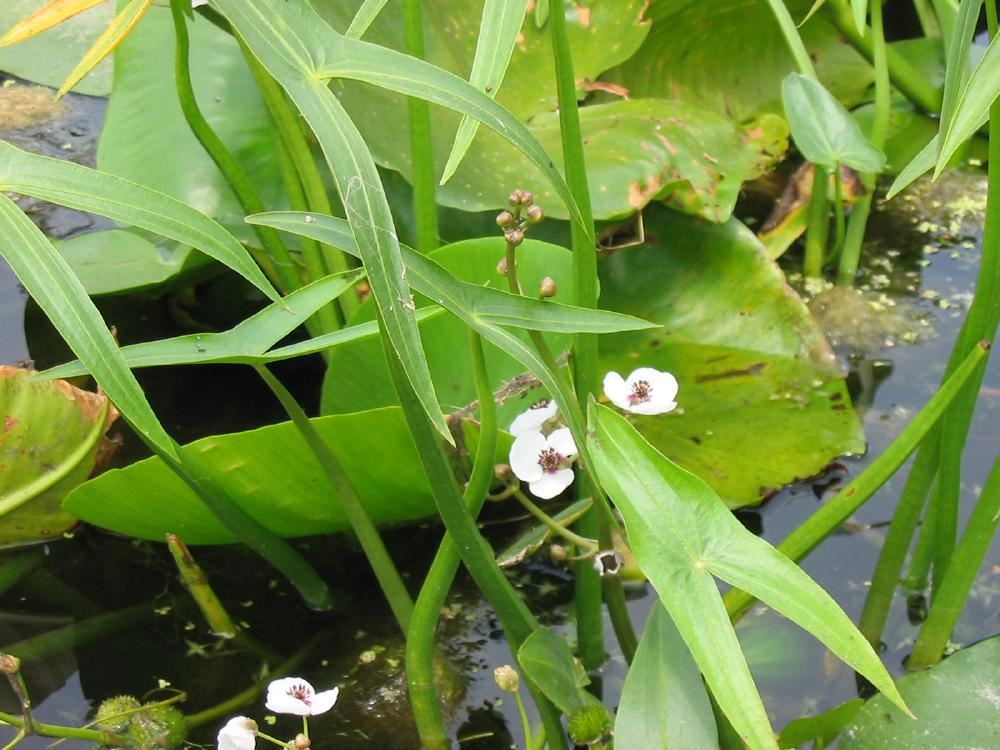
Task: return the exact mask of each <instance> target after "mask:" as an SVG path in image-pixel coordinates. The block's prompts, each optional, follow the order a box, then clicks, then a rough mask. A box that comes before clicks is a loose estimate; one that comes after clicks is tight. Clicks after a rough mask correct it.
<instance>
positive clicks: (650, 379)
mask: <svg viewBox="0 0 1000 750" xmlns="http://www.w3.org/2000/svg"><path fill="white" fill-rule="evenodd" d="M604 395H605V396H607V397H608V399H609V400H610V401H611V403H613V404H614V405H615V406H617V407H619V408H622V409H624V410H625V411H630V412H632V413H633V414H647V415H650V414H666V413H667V412H668V411H673V410H674V409H675V408H676V407H677V402H676V401H674V397H675V396H677V378H675V377H674V376H673V375H671V374H670V373H669V372H660V371H659V370H656V369H654V368H652V367H640V368H639V369H638V370H633V371H632V373H631V374H630V375H629V376H628V377H627V378H622V376H621V375H619V374H618V373H617V372H609V373H608V374H607V375H605V376H604Z"/></svg>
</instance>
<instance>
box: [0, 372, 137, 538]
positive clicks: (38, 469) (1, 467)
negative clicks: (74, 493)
mask: <svg viewBox="0 0 1000 750" xmlns="http://www.w3.org/2000/svg"><path fill="white" fill-rule="evenodd" d="M31 376H32V373H31V372H30V371H29V370H21V369H17V368H14V367H0V417H2V419H0V455H2V456H4V460H3V462H2V463H0V517H2V518H0V546H7V545H11V544H14V543H24V542H30V541H38V540H47V539H52V538H53V537H58V535H59V534H61V533H62V532H63V531H65V530H66V529H69V528H71V527H72V526H74V525H75V524H76V518H74V517H73V516H70V515H69V514H67V513H64V512H63V511H62V509H61V507H60V503H61V502H62V499H63V497H65V495H66V493H68V492H69V491H70V490H71V489H72V488H73V487H75V486H76V485H78V484H79V483H80V482H82V481H84V480H85V479H86V478H87V475H88V474H90V471H91V470H92V469H93V467H94V462H95V460H96V455H97V450H98V447H99V445H100V442H101V438H103V437H104V434H105V433H106V432H107V430H108V427H110V425H111V422H112V421H114V419H115V417H116V416H117V414H114V413H113V412H112V411H110V402H109V401H108V400H107V399H106V398H105V397H104V396H101V395H99V394H96V393H88V392H86V391H81V390H79V389H77V388H74V387H73V386H71V385H70V384H69V383H66V382H61V381H60V382H54V383H42V382H38V381H35V380H33V379H32V377H31Z"/></svg>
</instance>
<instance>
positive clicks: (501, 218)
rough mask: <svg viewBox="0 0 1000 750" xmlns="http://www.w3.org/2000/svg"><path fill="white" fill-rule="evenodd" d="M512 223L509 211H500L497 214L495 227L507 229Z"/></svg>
mask: <svg viewBox="0 0 1000 750" xmlns="http://www.w3.org/2000/svg"><path fill="white" fill-rule="evenodd" d="M513 223H514V214H512V213H511V212H510V211H501V212H500V213H498V214H497V226H501V227H503V228H504V229H506V228H507V227H509V226H510V225H511V224H513Z"/></svg>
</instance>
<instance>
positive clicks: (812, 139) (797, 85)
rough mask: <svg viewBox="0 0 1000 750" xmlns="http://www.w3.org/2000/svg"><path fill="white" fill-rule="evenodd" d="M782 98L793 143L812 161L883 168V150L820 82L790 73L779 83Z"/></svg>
mask: <svg viewBox="0 0 1000 750" xmlns="http://www.w3.org/2000/svg"><path fill="white" fill-rule="evenodd" d="M781 98H782V101H783V102H784V106H785V116H786V118H787V119H788V126H789V128H791V131H792V137H793V138H794V139H795V145H796V146H798V147H799V151H801V152H802V155H803V156H805V157H806V158H807V159H808V160H809V161H811V162H812V163H813V164H819V165H821V166H824V167H827V168H831V169H832V168H833V167H835V166H836V165H837V164H844V165H846V166H848V167H851V168H852V169H856V170H858V171H859V172H878V171H879V170H880V169H882V167H883V165H884V164H885V154H883V153H882V152H881V151H880V150H879V149H877V148H875V146H873V145H872V144H871V143H870V142H869V141H868V139H867V138H866V137H865V135H864V133H862V132H861V127H860V126H859V125H858V124H857V122H855V120H854V118H853V117H851V115H850V113H849V112H848V111H847V110H846V109H845V108H844V105H842V104H841V103H840V102H838V101H837V100H836V99H835V98H834V97H833V95H832V94H830V92H829V91H827V90H826V88H825V87H824V86H823V84H822V83H820V82H819V81H817V80H816V79H814V78H809V77H808V76H804V75H800V74H799V73H791V74H789V75H788V76H787V77H786V78H785V80H784V81H783V82H782V84H781Z"/></svg>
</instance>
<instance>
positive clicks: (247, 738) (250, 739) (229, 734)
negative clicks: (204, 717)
mask: <svg viewBox="0 0 1000 750" xmlns="http://www.w3.org/2000/svg"><path fill="white" fill-rule="evenodd" d="M256 735H257V722H255V721H254V720H253V719H248V718H247V717H246V716H234V717H233V718H231V719H230V720H229V721H227V722H226V725H225V726H224V727H223V728H222V729H220V730H219V736H218V738H217V740H216V745H217V746H218V749H219V750H254V747H255V746H256V745H257V736H256Z"/></svg>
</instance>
